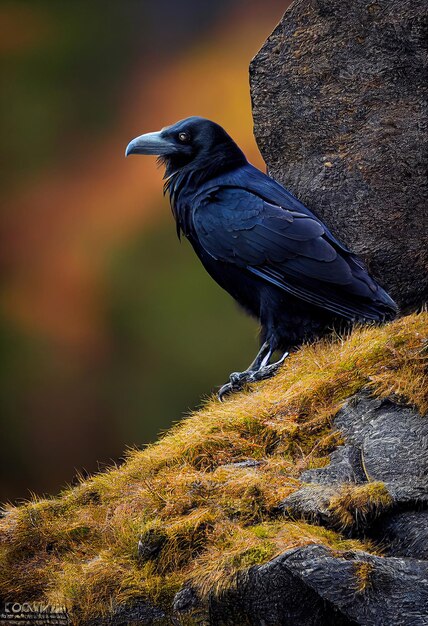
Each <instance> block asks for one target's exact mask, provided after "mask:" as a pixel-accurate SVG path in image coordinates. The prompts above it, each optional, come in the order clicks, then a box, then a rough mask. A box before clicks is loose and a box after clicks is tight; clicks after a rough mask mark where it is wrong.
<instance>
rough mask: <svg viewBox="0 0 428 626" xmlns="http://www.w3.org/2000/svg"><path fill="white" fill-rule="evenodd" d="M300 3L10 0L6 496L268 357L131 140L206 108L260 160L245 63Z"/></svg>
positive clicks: (131, 438) (1, 45)
mask: <svg viewBox="0 0 428 626" xmlns="http://www.w3.org/2000/svg"><path fill="white" fill-rule="evenodd" d="M288 4H289V2H287V1H286V0H245V1H243V0H216V1H215V2H201V1H200V0H180V1H179V2H178V1H177V0H125V1H123V2H116V1H113V0H112V1H110V2H109V1H107V0H91V2H88V1H87V0H62V1H61V2H58V1H54V0H10V1H1V2H0V65H1V89H0V121H1V125H2V132H1V143H0V159H1V167H0V178H1V199H2V203H1V207H2V213H1V248H0V250H1V252H0V255H1V267H2V276H3V280H2V290H1V305H2V306H1V317H0V341H1V344H0V345H1V360H0V367H1V373H0V386H1V389H0V398H1V422H0V441H1V455H0V501H2V502H4V501H6V500H10V501H17V500H19V499H22V498H28V497H29V496H30V494H31V492H35V493H37V494H39V495H41V494H47V493H52V494H54V493H55V492H57V491H58V490H59V489H60V488H61V487H63V486H64V485H66V484H69V483H71V482H72V481H73V479H74V477H75V475H76V472H80V473H81V474H83V475H85V474H86V473H87V472H94V471H97V470H98V469H100V468H102V467H104V466H105V465H106V464H107V465H108V464H110V463H111V462H112V461H120V459H121V456H122V454H123V452H124V450H125V449H126V448H127V447H132V446H141V445H143V444H144V443H147V442H149V441H153V440H154V439H155V438H156V437H157V435H158V434H159V433H160V432H162V431H163V430H165V429H166V428H167V427H168V426H169V425H170V424H171V423H172V422H173V421H177V420H178V419H180V417H181V416H183V415H184V414H186V413H187V412H188V411H189V410H191V409H193V408H195V407H197V406H198V404H199V403H200V401H201V399H202V398H203V397H204V396H206V395H208V394H209V393H210V392H211V391H213V390H215V388H216V387H217V386H218V385H220V384H222V383H223V382H225V380H226V379H227V377H228V375H229V373H230V371H233V370H239V369H243V368H245V367H246V366H247V365H248V363H249V362H250V360H251V359H252V357H253V356H254V354H255V352H256V349H257V327H256V325H255V323H254V322H252V321H251V320H249V319H248V318H246V317H245V315H244V314H243V313H241V312H240V311H239V310H238V309H237V307H236V305H235V304H234V302H233V301H232V299H231V298H230V297H229V296H228V295H227V294H226V293H225V292H223V291H222V290H221V289H220V288H219V287H218V286H217V285H216V284H215V283H214V282H213V281H212V280H211V279H210V278H209V276H208V275H207V274H206V273H205V271H204V270H203V268H202V267H201V266H200V265H199V262H198V260H197V259H196V257H194V254H193V252H192V250H191V249H190V246H189V245H188V244H187V242H185V241H184V242H182V243H181V244H180V243H179V242H178V240H177V237H176V235H175V227H174V223H173V221H172V217H171V214H170V208H169V203H168V201H167V199H164V198H163V197H162V171H161V170H159V169H157V167H156V163H155V159H154V158H150V157H131V158H129V159H127V160H125V158H124V150H125V147H126V144H127V143H128V141H129V140H130V139H132V138H133V137H134V136H136V135H138V134H141V133H143V132H148V131H151V130H158V129H159V128H161V127H162V126H165V125H167V124H170V123H173V122H175V121H177V120H178V119H181V118H183V117H186V116H188V115H202V116H204V117H209V118H212V119H214V120H216V121H217V122H219V123H220V124H221V125H223V126H224V127H225V128H226V129H227V130H228V131H229V132H230V134H231V135H232V136H233V137H234V138H235V139H236V141H237V142H238V143H239V144H240V146H241V147H242V148H243V150H244V151H245V153H246V154H247V156H248V158H249V160H250V161H252V162H253V163H254V164H255V165H257V166H259V167H261V168H262V169H263V168H264V165H263V162H262V160H261V158H260V155H259V153H258V151H257V147H256V144H255V142H254V139H253V136H252V119H251V106H250V95H249V85H248V64H249V62H250V60H251V58H252V57H253V56H254V55H255V54H256V52H257V51H258V49H259V48H260V46H261V45H262V43H263V41H264V40H265V38H266V37H267V36H268V35H269V33H270V32H271V31H272V30H273V28H274V27H275V25H276V24H277V22H278V21H279V19H280V18H281V15H282V13H283V12H284V10H285V9H286V8H287V5H288Z"/></svg>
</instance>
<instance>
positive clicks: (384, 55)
mask: <svg viewBox="0 0 428 626" xmlns="http://www.w3.org/2000/svg"><path fill="white" fill-rule="evenodd" d="M427 14H428V5H427V3H426V2H425V0H295V2H294V3H293V4H292V5H291V7H290V9H289V10H288V11H287V12H286V13H285V15H284V17H283V19H282V21H281V23H280V24H279V25H278V26H277V28H276V29H275V30H274V31H273V33H272V34H271V36H270V37H269V38H268V39H267V41H266V42H265V44H264V46H263V47H262V49H261V50H260V52H259V53H258V54H257V55H256V57H255V58H254V60H253V61H252V63H251V67H250V78H251V94H252V102H253V116H254V124H255V135H256V138H257V140H258V144H259V147H260V150H261V153H262V155H263V158H264V159H265V162H266V163H267V166H268V170H269V173H270V174H271V175H272V176H273V177H274V178H276V179H277V180H279V181H280V182H281V183H283V184H284V185H285V186H286V187H287V188H288V189H290V191H292V192H293V193H294V194H295V195H296V196H297V197H298V198H299V199H301V200H302V201H303V202H304V203H305V204H306V205H307V206H308V207H310V208H311V209H312V210H313V211H315V212H316V213H317V214H318V215H319V216H320V217H321V218H322V219H323V220H325V222H326V223H327V225H329V226H330V227H331V229H332V230H333V232H334V233H335V234H336V235H337V236H338V237H339V238H340V239H342V240H343V241H344V242H345V243H346V244H347V245H348V246H349V247H350V248H351V249H352V250H353V251H355V252H356V253H357V254H359V255H360V256H361V257H362V258H363V259H364V261H365V262H366V264H367V266H368V267H369V269H370V271H371V272H372V274H373V275H374V276H375V277H376V278H377V279H378V280H379V282H380V283H381V284H382V285H383V286H384V287H386V288H387V289H388V290H389V292H390V293H391V295H392V296H393V297H394V298H395V299H396V301H397V302H398V304H399V305H400V307H401V309H402V311H403V312H406V311H410V310H414V309H416V308H418V307H420V306H421V305H422V304H423V303H424V302H426V301H427V300H428V211H427V208H426V207H427V195H428V194H427V174H426V170H427V164H428V156H427V150H426V137H427V126H428V112H427V97H428V93H427V92H428V80H427V73H426V64H427V43H426V42H427V19H428V18H427Z"/></svg>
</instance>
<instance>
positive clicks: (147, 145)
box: [125, 131, 177, 156]
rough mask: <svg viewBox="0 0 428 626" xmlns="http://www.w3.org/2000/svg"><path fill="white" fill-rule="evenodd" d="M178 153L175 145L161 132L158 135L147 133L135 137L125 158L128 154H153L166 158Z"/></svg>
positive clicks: (126, 151) (128, 147) (127, 148)
mask: <svg viewBox="0 0 428 626" xmlns="http://www.w3.org/2000/svg"><path fill="white" fill-rule="evenodd" d="M176 151H177V147H176V146H175V144H174V143H172V142H171V141H169V140H168V139H165V138H164V137H162V136H161V131H159V132H157V133H146V134H145V135H140V136H139V137H135V139H133V140H132V141H130V142H129V144H128V145H127V147H126V150H125V156H128V154H153V155H157V156H164V155H167V154H172V153H173V152H176Z"/></svg>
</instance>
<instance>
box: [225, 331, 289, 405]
mask: <svg viewBox="0 0 428 626" xmlns="http://www.w3.org/2000/svg"><path fill="white" fill-rule="evenodd" d="M272 353H273V349H272V348H271V346H270V344H269V342H267V341H265V342H264V344H263V345H262V347H261V348H260V350H259V352H258V354H257V356H256V358H255V359H254V361H253V362H252V363H251V365H250V366H249V367H248V368H247V369H246V370H245V371H244V372H233V373H232V374H231V375H230V377H229V382H228V383H226V384H225V385H223V386H222V387H221V388H220V390H219V392H218V394H217V395H218V398H219V400H221V401H222V400H223V398H224V396H225V395H227V394H229V393H232V392H233V391H239V390H240V389H242V388H243V386H244V385H245V384H247V383H253V382H257V381H259V380H264V379H265V378H270V377H271V376H273V375H274V374H275V372H276V371H277V370H278V368H279V367H280V365H281V364H282V363H283V362H284V361H285V359H286V358H287V356H288V352H285V353H284V354H283V356H282V357H281V358H280V359H279V361H277V362H276V363H272V364H270V365H269V360H270V358H271V356H272Z"/></svg>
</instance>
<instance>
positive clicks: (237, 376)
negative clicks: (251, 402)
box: [229, 372, 246, 390]
mask: <svg viewBox="0 0 428 626" xmlns="http://www.w3.org/2000/svg"><path fill="white" fill-rule="evenodd" d="M245 378H246V372H232V373H231V375H230V376H229V384H230V385H232V387H233V388H234V389H236V390H238V389H241V388H242V382H243V381H244V380H245Z"/></svg>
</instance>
